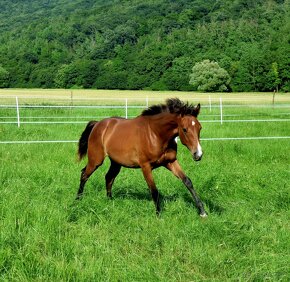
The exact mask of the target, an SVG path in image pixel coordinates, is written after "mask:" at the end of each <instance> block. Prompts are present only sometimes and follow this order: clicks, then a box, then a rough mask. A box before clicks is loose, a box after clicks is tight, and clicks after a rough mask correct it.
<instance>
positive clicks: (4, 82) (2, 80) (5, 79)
mask: <svg viewBox="0 0 290 282" xmlns="http://www.w3.org/2000/svg"><path fill="white" fill-rule="evenodd" d="M8 86H9V72H8V71H7V70H6V69H4V68H3V67H1V66H0V88H5V87H8Z"/></svg>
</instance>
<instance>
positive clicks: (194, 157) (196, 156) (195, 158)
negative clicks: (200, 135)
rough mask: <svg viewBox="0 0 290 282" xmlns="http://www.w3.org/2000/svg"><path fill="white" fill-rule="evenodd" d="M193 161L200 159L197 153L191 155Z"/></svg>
mask: <svg viewBox="0 0 290 282" xmlns="http://www.w3.org/2000/svg"><path fill="white" fill-rule="evenodd" d="M192 157H193V159H194V160H195V161H196V162H198V161H200V160H201V159H202V154H201V155H199V154H198V153H197V152H195V153H194V154H193V155H192Z"/></svg>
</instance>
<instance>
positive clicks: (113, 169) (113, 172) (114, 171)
mask: <svg viewBox="0 0 290 282" xmlns="http://www.w3.org/2000/svg"><path fill="white" fill-rule="evenodd" d="M120 170H121V166H120V165H119V164H117V163H116V162H114V161H113V160H111V166H110V168H109V170H108V172H107V174H106V177H105V178H106V189H107V196H108V197H109V198H112V185H113V183H114V181H115V178H116V177H117V175H118V174H119V172H120Z"/></svg>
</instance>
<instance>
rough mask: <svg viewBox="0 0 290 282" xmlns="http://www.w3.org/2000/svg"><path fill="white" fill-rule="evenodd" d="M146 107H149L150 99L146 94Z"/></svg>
mask: <svg viewBox="0 0 290 282" xmlns="http://www.w3.org/2000/svg"><path fill="white" fill-rule="evenodd" d="M146 107H147V109H148V108H149V99H148V96H146Z"/></svg>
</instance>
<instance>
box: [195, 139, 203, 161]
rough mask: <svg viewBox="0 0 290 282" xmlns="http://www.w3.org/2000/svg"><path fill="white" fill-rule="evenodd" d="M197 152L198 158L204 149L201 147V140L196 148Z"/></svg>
mask: <svg viewBox="0 0 290 282" xmlns="http://www.w3.org/2000/svg"><path fill="white" fill-rule="evenodd" d="M195 154H196V157H197V158H200V157H201V156H202V149H201V146H200V144H199V142H198V145H197V150H196V153H195Z"/></svg>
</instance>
